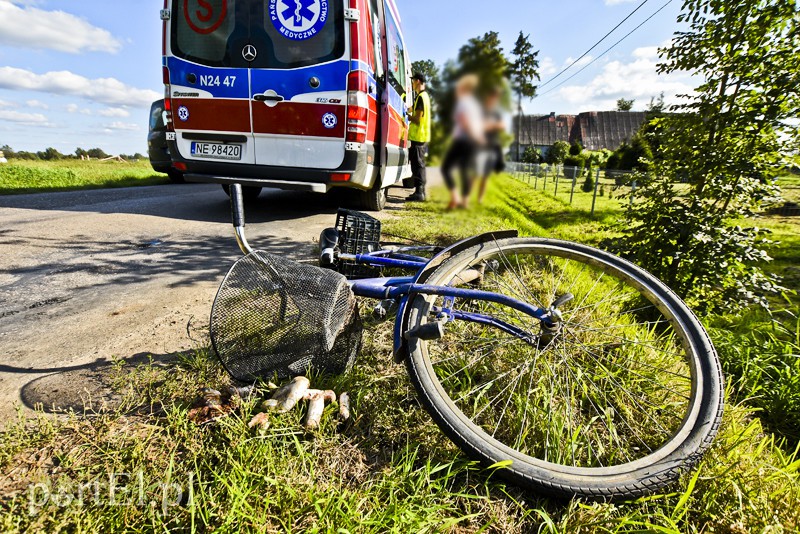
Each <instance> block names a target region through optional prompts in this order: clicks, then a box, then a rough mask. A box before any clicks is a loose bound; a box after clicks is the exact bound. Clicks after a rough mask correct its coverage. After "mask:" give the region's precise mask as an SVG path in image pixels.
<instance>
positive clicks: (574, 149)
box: [569, 141, 583, 156]
mask: <svg viewBox="0 0 800 534" xmlns="http://www.w3.org/2000/svg"><path fill="white" fill-rule="evenodd" d="M582 152H583V145H582V144H581V143H580V141H575V142H574V143H572V145H571V146H570V147H569V155H570V156H580V155H581V153H582Z"/></svg>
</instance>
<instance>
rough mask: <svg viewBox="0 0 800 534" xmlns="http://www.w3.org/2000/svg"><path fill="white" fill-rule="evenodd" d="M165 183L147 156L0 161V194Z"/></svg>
mask: <svg viewBox="0 0 800 534" xmlns="http://www.w3.org/2000/svg"><path fill="white" fill-rule="evenodd" d="M166 183H169V180H168V178H167V177H166V175H164V174H160V173H157V172H155V171H154V170H153V169H152V168H151V167H150V163H149V162H148V161H147V160H141V161H138V162H132V163H123V162H120V161H80V160H60V161H23V160H11V161H10V162H9V163H7V164H2V165H0V195H20V194H26V193H42V192H46V191H75V190H78V189H102V188H108V187H133V186H139V185H162V184H166Z"/></svg>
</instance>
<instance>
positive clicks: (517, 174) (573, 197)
mask: <svg viewBox="0 0 800 534" xmlns="http://www.w3.org/2000/svg"><path fill="white" fill-rule="evenodd" d="M508 172H509V173H510V174H511V175H512V176H513V177H514V178H516V179H517V180H520V181H522V182H525V183H527V184H529V185H530V186H532V187H533V188H534V189H536V190H537V191H542V192H544V193H549V194H551V195H553V196H554V197H555V198H558V199H563V200H567V198H568V199H569V204H570V205H577V206H578V208H581V209H589V207H588V199H589V196H588V195H591V214H592V215H594V214H595V212H596V210H597V207H598V198H605V197H606V195H607V196H608V198H613V199H616V200H618V201H627V202H633V197H634V194H635V193H636V187H637V184H636V179H635V175H634V174H633V173H630V172H626V171H606V170H601V169H590V170H588V171H587V170H586V169H581V168H579V167H565V166H563V165H546V164H533V163H516V162H509V163H508ZM589 178H591V181H589ZM587 189H588V191H587ZM559 195H560V196H559Z"/></svg>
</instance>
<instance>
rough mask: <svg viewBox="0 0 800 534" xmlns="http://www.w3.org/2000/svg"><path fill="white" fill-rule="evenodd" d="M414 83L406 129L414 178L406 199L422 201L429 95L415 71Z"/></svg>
mask: <svg viewBox="0 0 800 534" xmlns="http://www.w3.org/2000/svg"><path fill="white" fill-rule="evenodd" d="M411 80H412V82H413V85H414V93H415V94H416V97H415V98H414V109H412V110H410V111H409V113H410V114H411V126H410V128H409V130H408V137H409V139H410V140H411V150H410V158H411V174H412V180H414V188H415V191H414V194H413V195H411V196H410V197H408V198H407V199H406V200H408V201H412V202H423V201H425V198H426V194H427V193H426V191H425V186H426V184H427V172H426V168H425V158H426V156H427V155H428V143H430V141H431V97H430V95H429V94H428V91H426V90H425V83H426V80H425V76H424V75H423V74H421V73H419V72H418V73H415V74H414V76H412V77H411Z"/></svg>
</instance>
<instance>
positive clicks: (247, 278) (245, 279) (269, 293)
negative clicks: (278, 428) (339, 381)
mask: <svg viewBox="0 0 800 534" xmlns="http://www.w3.org/2000/svg"><path fill="white" fill-rule="evenodd" d="M361 331H362V326H361V320H360V318H359V315H358V307H357V306H356V300H355V296H354V295H353V292H352V290H351V289H350V287H349V286H348V284H347V279H346V278H345V277H344V276H342V275H341V274H339V273H336V272H334V271H329V270H324V269H320V268H319V267H313V266H310V265H302V264H299V263H296V262H293V261H291V260H287V259H285V258H281V257H279V256H274V255H272V254H269V253H266V252H262V251H255V252H253V253H252V254H250V255H248V256H245V257H244V258H242V259H241V260H239V261H237V262H236V264H235V265H234V266H233V267H232V268H231V270H230V271H229V272H228V275H227V276H226V277H225V280H224V281H223V282H222V286H221V287H220V289H219V292H218V293H217V298H216V299H215V300H214V306H213V308H212V310H211V342H212V345H213V347H214V351H215V352H216V353H217V356H218V357H219V359H220V361H221V362H222V365H223V366H224V367H225V369H226V370H227V371H228V372H229V373H230V375H231V376H233V377H234V378H236V379H237V380H241V381H251V380H253V379H255V378H259V377H271V376H272V375H273V374H276V375H277V376H278V377H279V378H286V377H289V376H297V375H301V374H304V373H305V372H307V371H308V370H309V369H310V368H314V369H317V370H320V371H322V372H326V373H331V374H337V373H342V372H346V371H348V370H349V369H350V368H351V367H352V365H353V362H354V360H355V357H356V354H357V353H358V351H359V349H360V347H361Z"/></svg>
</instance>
